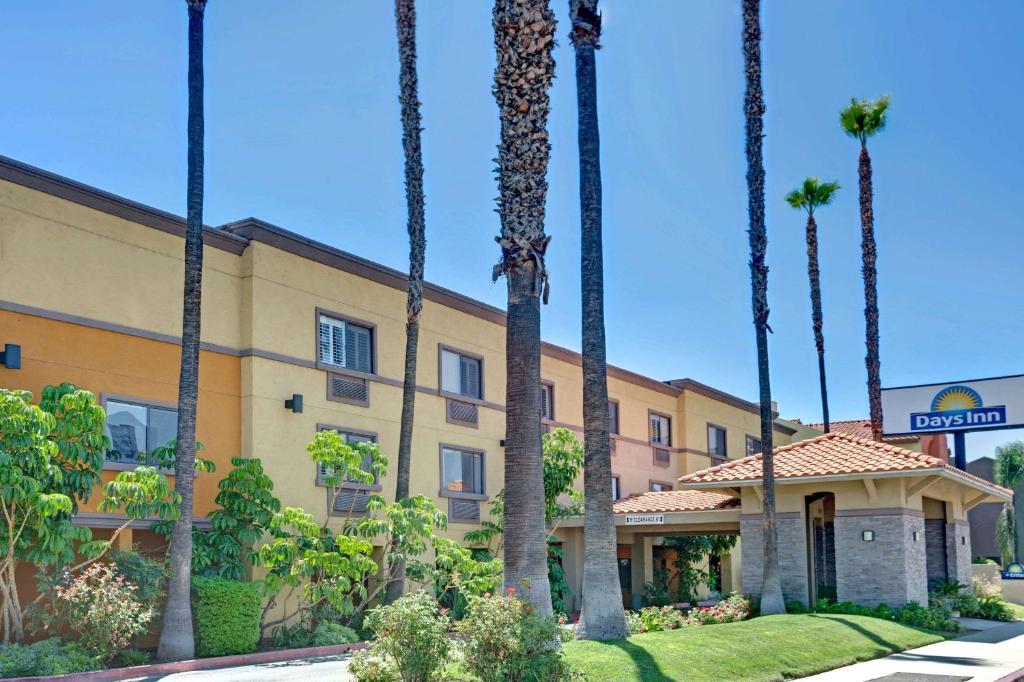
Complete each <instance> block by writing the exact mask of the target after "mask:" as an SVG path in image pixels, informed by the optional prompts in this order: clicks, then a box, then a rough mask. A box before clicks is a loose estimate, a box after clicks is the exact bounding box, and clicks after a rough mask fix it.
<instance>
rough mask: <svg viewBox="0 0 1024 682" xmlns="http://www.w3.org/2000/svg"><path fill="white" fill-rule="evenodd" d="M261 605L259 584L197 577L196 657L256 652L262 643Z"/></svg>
mask: <svg viewBox="0 0 1024 682" xmlns="http://www.w3.org/2000/svg"><path fill="white" fill-rule="evenodd" d="M261 602H262V599H261V597H260V585H259V583H255V582H242V581H238V580H228V579H227V578H215V577H206V576H193V577H192V618H193V621H194V622H195V632H196V654H197V655H199V656H226V655H229V654H245V653H249V652H252V651H255V650H256V645H257V644H258V643H259V640H260V616H261V613H260V605H261Z"/></svg>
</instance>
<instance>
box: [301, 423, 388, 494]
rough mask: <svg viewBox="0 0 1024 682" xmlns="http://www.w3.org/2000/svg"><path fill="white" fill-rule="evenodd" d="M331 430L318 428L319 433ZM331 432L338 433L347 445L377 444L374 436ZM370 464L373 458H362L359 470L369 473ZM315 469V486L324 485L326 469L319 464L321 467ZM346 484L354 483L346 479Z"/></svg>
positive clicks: (330, 428) (339, 431)
mask: <svg viewBox="0 0 1024 682" xmlns="http://www.w3.org/2000/svg"><path fill="white" fill-rule="evenodd" d="M332 429H333V427H330V426H327V427H320V429H319V430H320V431H331V430H332ZM333 430H336V431H337V432H338V435H339V436H341V437H342V438H344V439H345V442H346V443H349V444H354V443H376V442H377V437H376V436H374V435H371V434H368V433H353V432H350V431H344V430H342V429H333ZM372 463H373V458H372V457H370V456H366V457H363V461H362V462H361V463H360V465H359V468H360V469H362V470H363V471H369V470H370V465H371V464H372ZM317 469H318V471H317V476H316V482H317V485H325V484H324V476H326V475H327V470H326V467H325V466H324V465H323V464H321V465H319V466H318V467H317ZM348 482H350V483H355V481H352V480H351V479H348ZM360 482H361V481H360ZM376 483H377V482H375V484H376Z"/></svg>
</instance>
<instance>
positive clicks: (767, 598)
mask: <svg viewBox="0 0 1024 682" xmlns="http://www.w3.org/2000/svg"><path fill="white" fill-rule="evenodd" d="M743 61H744V64H745V67H746V68H745V71H746V91H745V94H744V110H745V113H746V119H747V123H746V136H747V142H746V152H747V194H748V197H747V213H748V216H749V220H750V227H749V229H748V230H747V234H748V235H749V237H750V284H751V290H752V295H751V303H752V305H753V312H754V331H755V337H756V339H757V380H758V385H759V387H760V403H761V404H760V407H761V453H762V463H763V467H764V469H763V471H764V473H763V487H764V521H763V534H764V584H763V586H762V588H761V613H763V614H766V615H767V614H773V613H785V612H786V607H785V604H784V602H783V599H782V583H781V582H780V578H779V546H778V531H777V529H776V524H775V465H774V460H773V457H772V425H773V422H774V419H775V415H773V414H772V389H771V379H770V375H769V371H768V329H769V327H768V266H767V265H766V264H765V252H766V251H767V249H768V232H767V230H766V229H765V224H764V158H763V154H762V149H761V147H762V142H763V138H764V120H763V116H764V111H765V107H764V94H763V92H762V90H761V2H760V0H743Z"/></svg>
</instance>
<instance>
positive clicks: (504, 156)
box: [493, 0, 555, 615]
mask: <svg viewBox="0 0 1024 682" xmlns="http://www.w3.org/2000/svg"><path fill="white" fill-rule="evenodd" d="M493 23H494V48H495V53H496V57H497V66H496V68H495V70H494V88H493V92H494V98H495V100H496V101H497V103H498V114H499V118H500V123H501V138H500V142H499V144H498V158H497V163H498V168H497V175H498V189H499V196H498V209H497V212H498V215H499V216H500V218H501V234H500V235H499V236H498V237H497V238H496V239H497V242H498V244H499V245H500V246H501V261H500V262H499V263H498V264H497V265H495V266H494V272H493V276H494V279H495V280H497V279H498V278H499V277H501V276H502V275H504V276H505V277H506V278H507V280H508V318H507V323H506V324H507V329H506V338H505V353H506V389H505V419H506V422H505V433H506V436H505V438H506V441H505V514H504V523H505V557H504V558H505V588H506V589H509V588H512V589H516V590H522V591H524V592H525V594H523V595H522V596H524V597H526V598H527V599H529V600H530V602H532V603H533V604H534V608H535V609H536V610H537V612H538V613H540V614H542V615H550V614H551V586H550V584H549V582H548V570H547V533H546V530H545V528H544V480H543V461H542V451H541V440H540V436H541V431H540V414H541V406H540V400H541V396H540V393H541V385H540V303H541V299H544V300H545V301H546V300H547V292H548V281H547V270H546V268H545V265H544V252H545V251H546V250H547V246H548V240H549V239H550V237H548V236H547V235H545V234H544V202H545V199H546V198H547V190H548V184H547V179H546V175H547V168H548V159H549V157H550V155H551V144H550V142H549V141H548V131H547V120H548V109H549V99H548V90H549V89H550V87H551V82H552V80H553V79H554V75H555V61H554V59H553V58H552V55H551V52H552V48H553V47H554V39H555V15H554V13H553V12H552V11H551V8H550V7H549V6H548V2H547V0H495V3H494V14H493Z"/></svg>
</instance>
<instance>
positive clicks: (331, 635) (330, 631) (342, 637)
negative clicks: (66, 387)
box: [313, 622, 359, 646]
mask: <svg viewBox="0 0 1024 682" xmlns="http://www.w3.org/2000/svg"><path fill="white" fill-rule="evenodd" d="M358 641H359V635H358V634H356V631H355V630H353V629H352V628H350V627H346V626H344V625H342V624H341V623H328V622H324V623H320V624H319V625H317V626H316V628H315V629H314V630H313V646H331V645H334V644H352V643H353V642H358Z"/></svg>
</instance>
